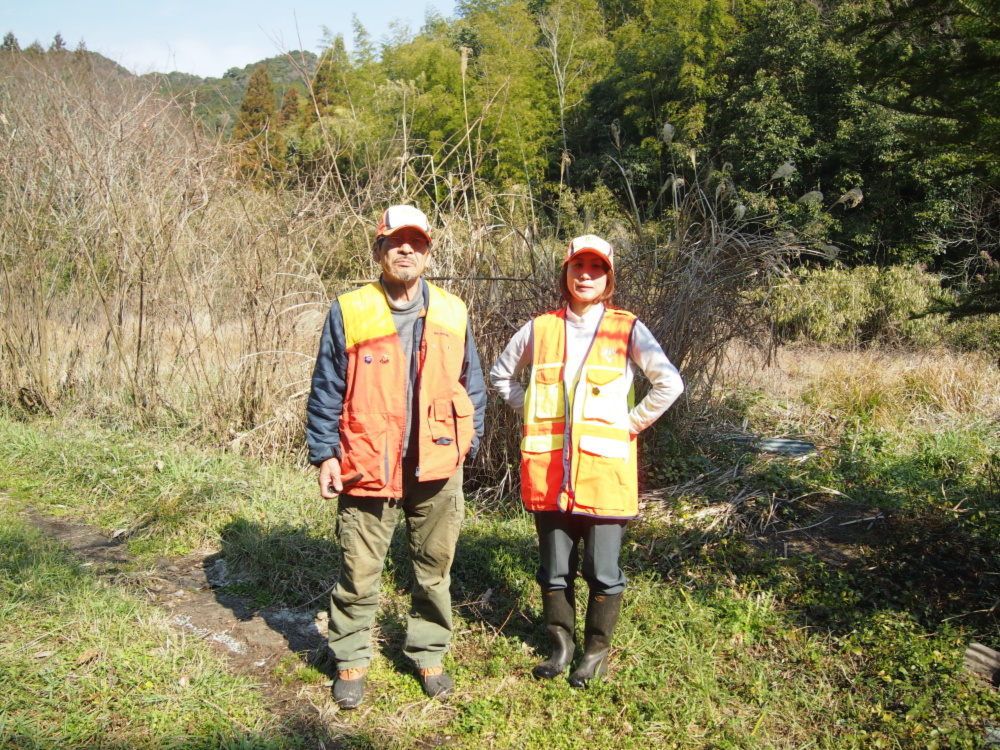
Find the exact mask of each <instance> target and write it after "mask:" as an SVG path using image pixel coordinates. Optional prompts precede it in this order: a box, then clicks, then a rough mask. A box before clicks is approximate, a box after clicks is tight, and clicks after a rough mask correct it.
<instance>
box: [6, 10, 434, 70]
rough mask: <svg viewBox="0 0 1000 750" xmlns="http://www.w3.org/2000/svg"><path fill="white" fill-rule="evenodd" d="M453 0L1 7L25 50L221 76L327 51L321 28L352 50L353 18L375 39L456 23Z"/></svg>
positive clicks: (132, 66)
mask: <svg viewBox="0 0 1000 750" xmlns="http://www.w3.org/2000/svg"><path fill="white" fill-rule="evenodd" d="M453 2H454V0H440V2H433V1H428V2H422V0H416V2H414V1H413V0H410V1H409V2H407V1H406V0H365V1H364V2H343V1H342V0H341V1H338V0H328V2H319V1H318V0H288V2H280V0H279V1H278V2H275V0H270V1H269V2H264V1H263V0H243V1H242V2H235V0H201V2H196V1H195V0H147V1H146V2H143V1H142V0H138V1H137V0H128V2H126V1H125V0H91V1H90V2H88V1H87V0H34V2H33V1H32V0H0V35H2V34H6V33H7V32H8V31H13V32H14V36H16V37H17V40H18V42H19V43H20V44H21V47H22V48H23V47H26V46H28V45H29V44H31V43H32V42H33V41H35V40H36V39H37V40H38V41H39V42H41V43H42V45H43V46H44V47H48V46H49V43H50V42H51V41H52V37H54V36H55V35H56V32H59V33H60V34H62V36H63V39H65V40H66V44H67V46H69V47H70V49H73V48H75V47H76V45H77V44H78V43H79V42H80V40H81V39H83V40H84V41H85V42H86V43H87V49H90V50H93V51H94V52H100V53H101V54H103V55H106V56H107V57H110V58H111V59H112V60H115V61H116V62H118V63H120V64H122V65H124V66H125V67H126V68H128V69H129V70H132V71H133V72H136V73H148V72H151V71H154V70H155V71H161V72H169V71H171V70H180V71H184V72H185V73H195V74H197V75H200V76H216V77H218V76H221V75H222V74H223V73H225V72H226V71H227V70H228V69H229V68H232V67H240V68H242V67H243V66H244V65H248V64H249V63H252V62H256V61H257V60H260V59H263V58H265V57H272V56H274V55H277V54H280V53H281V52H283V51H287V50H293V49H307V50H311V51H313V52H316V51H318V50H319V49H320V47H321V39H322V36H323V31H322V27H323V26H326V27H327V28H329V29H330V30H331V31H332V32H334V33H338V32H339V33H342V34H343V35H344V38H345V40H346V41H347V43H348V47H350V42H351V37H352V36H353V31H352V25H351V15H352V14H357V16H358V18H359V19H360V21H361V23H362V24H363V25H364V26H365V28H366V29H367V30H368V33H369V34H370V35H371V37H372V39H373V40H375V41H378V40H379V39H380V38H382V37H383V36H384V35H386V34H387V33H388V32H389V25H390V23H391V22H393V21H400V22H402V23H403V24H404V25H407V26H409V28H410V29H412V30H414V31H416V30H418V29H419V28H420V26H421V25H422V24H423V20H424V17H425V15H426V13H427V11H428V10H430V11H433V12H437V13H440V14H441V15H444V16H450V15H453V13H454V5H453Z"/></svg>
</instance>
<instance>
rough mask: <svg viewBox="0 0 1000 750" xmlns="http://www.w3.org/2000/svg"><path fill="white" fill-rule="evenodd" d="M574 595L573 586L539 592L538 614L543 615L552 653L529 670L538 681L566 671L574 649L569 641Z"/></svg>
mask: <svg viewBox="0 0 1000 750" xmlns="http://www.w3.org/2000/svg"><path fill="white" fill-rule="evenodd" d="M575 603H576V598H575V596H574V594H573V587H572V586H571V587H569V588H565V589H556V590H555V591H543V592H542V613H543V614H544V616H545V627H546V629H547V630H548V631H549V639H550V640H551V641H552V656H550V657H549V658H548V659H547V660H545V661H543V662H542V663H541V664H539V665H538V666H537V667H535V668H534V669H533V670H531V674H533V675H534V676H535V677H536V678H537V679H539V680H551V679H552V678H553V677H558V676H559V675H561V674H564V673H565V672H566V667H568V666H569V663H570V661H572V659H573V653H574V652H575V651H576V645H575V644H574V643H573V631H574V629H575V627H576V607H575Z"/></svg>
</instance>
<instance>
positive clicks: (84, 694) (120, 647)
mask: <svg viewBox="0 0 1000 750" xmlns="http://www.w3.org/2000/svg"><path fill="white" fill-rule="evenodd" d="M0 523H2V528H0V634H2V637H0V642H2V645H0V663H2V664H3V668H2V669H0V690H2V697H0V717H2V718H0V747H4V748H20V749H23V750H27V749H28V748H40V749H41V748H46V749H47V748H54V747H67V748H69V747H72V748H76V747H102V748H165V747H176V748H192V749H193V748H223V747H225V748H241V747H255V748H270V747H274V748H277V747H289V746H291V743H289V742H288V741H287V738H282V735H281V732H280V727H277V726H275V722H274V721H273V720H272V719H271V718H270V717H269V715H268V712H267V707H266V704H265V702H264V700H263V699H262V698H261V697H260V695H259V694H258V692H257V691H256V690H255V686H254V685H252V684H250V683H249V682H247V681H246V680H245V679H239V678H237V677H233V676H231V675H229V674H228V673H227V672H226V670H225V666H224V664H222V663H220V662H219V660H218V659H216V658H215V657H214V656H213V655H212V654H211V652H210V650H209V649H208V647H207V646H205V645H204V644H202V643H200V642H199V641H197V640H195V639H190V638H185V637H184V636H183V635H182V634H180V633H178V632H177V631H174V630H172V629H171V628H170V627H169V626H168V624H167V622H166V616H165V615H164V614H163V613H161V612H159V611H157V610H155V609H153V608H151V607H149V606H147V605H145V604H142V603H140V602H139V601H137V600H136V599H134V598H132V597H130V596H129V595H127V594H125V593H124V592H121V591H118V590H116V589H115V588H113V587H111V586H108V585H107V584H105V583H104V582H103V581H102V580H100V579H98V578H96V577H94V576H93V575H91V574H89V573H88V572H87V571H86V569H85V568H82V567H80V566H79V565H78V564H77V562H76V561H74V560H72V559H70V558H69V556H68V555H67V553H66V551H65V550H64V549H63V548H62V547H61V546H60V545H58V544H56V543H54V542H52V541H51V540H48V539H46V538H44V537H43V536H42V535H41V534H40V533H39V532H38V531H37V530H35V529H33V528H30V527H28V526H27V525H26V524H25V523H24V522H23V521H22V520H20V519H19V518H18V517H17V516H16V515H15V514H13V513H12V512H10V509H6V510H4V511H2V512H0Z"/></svg>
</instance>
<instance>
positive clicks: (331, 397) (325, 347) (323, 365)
mask: <svg viewBox="0 0 1000 750" xmlns="http://www.w3.org/2000/svg"><path fill="white" fill-rule="evenodd" d="M346 349H347V339H346V337H345V335H344V314H343V313H342V312H341V310H340V303H339V302H337V301H336V300H335V301H334V303H333V304H332V305H331V306H330V313H329V314H328V315H327V316H326V324H325V325H324V326H323V335H322V337H321V338H320V341H319V353H318V354H317V355H316V366H315V367H314V368H313V377H312V391H311V392H310V393H309V403H308V405H307V407H306V442H307V443H308V444H309V462H310V463H312V464H314V465H316V466H319V465H320V464H321V463H323V462H324V461H325V460H326V459H328V458H331V457H333V458H337V459H340V458H341V457H342V456H341V453H340V415H341V413H342V412H343V411H344V395H345V393H346V392H347V351H346Z"/></svg>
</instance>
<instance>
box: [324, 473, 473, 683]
mask: <svg viewBox="0 0 1000 750" xmlns="http://www.w3.org/2000/svg"><path fill="white" fill-rule="evenodd" d="M406 469H407V466H406V465H405V464H404V479H403V497H401V498H373V497H351V496H350V495H347V494H342V495H340V499H339V502H338V507H337V535H338V537H339V540H340V552H341V562H340V577H339V579H338V580H337V585H336V586H335V587H334V589H333V593H332V594H331V596H330V637H329V643H330V650H331V651H332V652H333V657H334V659H335V660H336V661H337V669H341V670H343V669H352V668H354V667H366V666H368V663H369V662H370V661H371V658H372V646H371V628H372V623H373V622H374V621H375V613H376V611H377V610H378V594H379V579H380V578H381V575H382V569H383V567H384V565H385V556H386V553H387V552H388V550H389V542H390V541H391V540H392V533H393V530H394V529H395V528H396V522H397V521H398V519H399V511H400V510H401V509H402V511H403V514H404V517H405V519H406V533H407V538H408V540H409V544H410V558H411V559H412V560H413V571H414V577H415V579H416V580H415V581H414V585H413V591H412V594H411V596H410V601H411V606H410V612H409V614H408V616H407V618H406V643H405V645H404V646H403V653H404V654H406V656H407V657H409V658H410V659H411V660H412V661H413V663H414V664H415V665H416V667H417V669H425V668H427V667H437V666H440V665H441V660H442V658H443V657H444V654H445V652H446V651H447V650H448V645H449V644H450V642H451V627H452V626H451V591H450V590H449V589H450V587H451V564H452V562H453V561H454V559H455V545H456V544H457V543H458V532H459V530H460V529H461V527H462V519H463V518H464V516H465V498H464V496H463V495H462V467H461V466H459V467H458V471H457V472H456V473H455V476H453V477H452V478H451V479H448V480H441V481H435V482H418V481H417V480H416V478H415V477H414V476H413V471H412V469H411V470H410V471H406Z"/></svg>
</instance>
